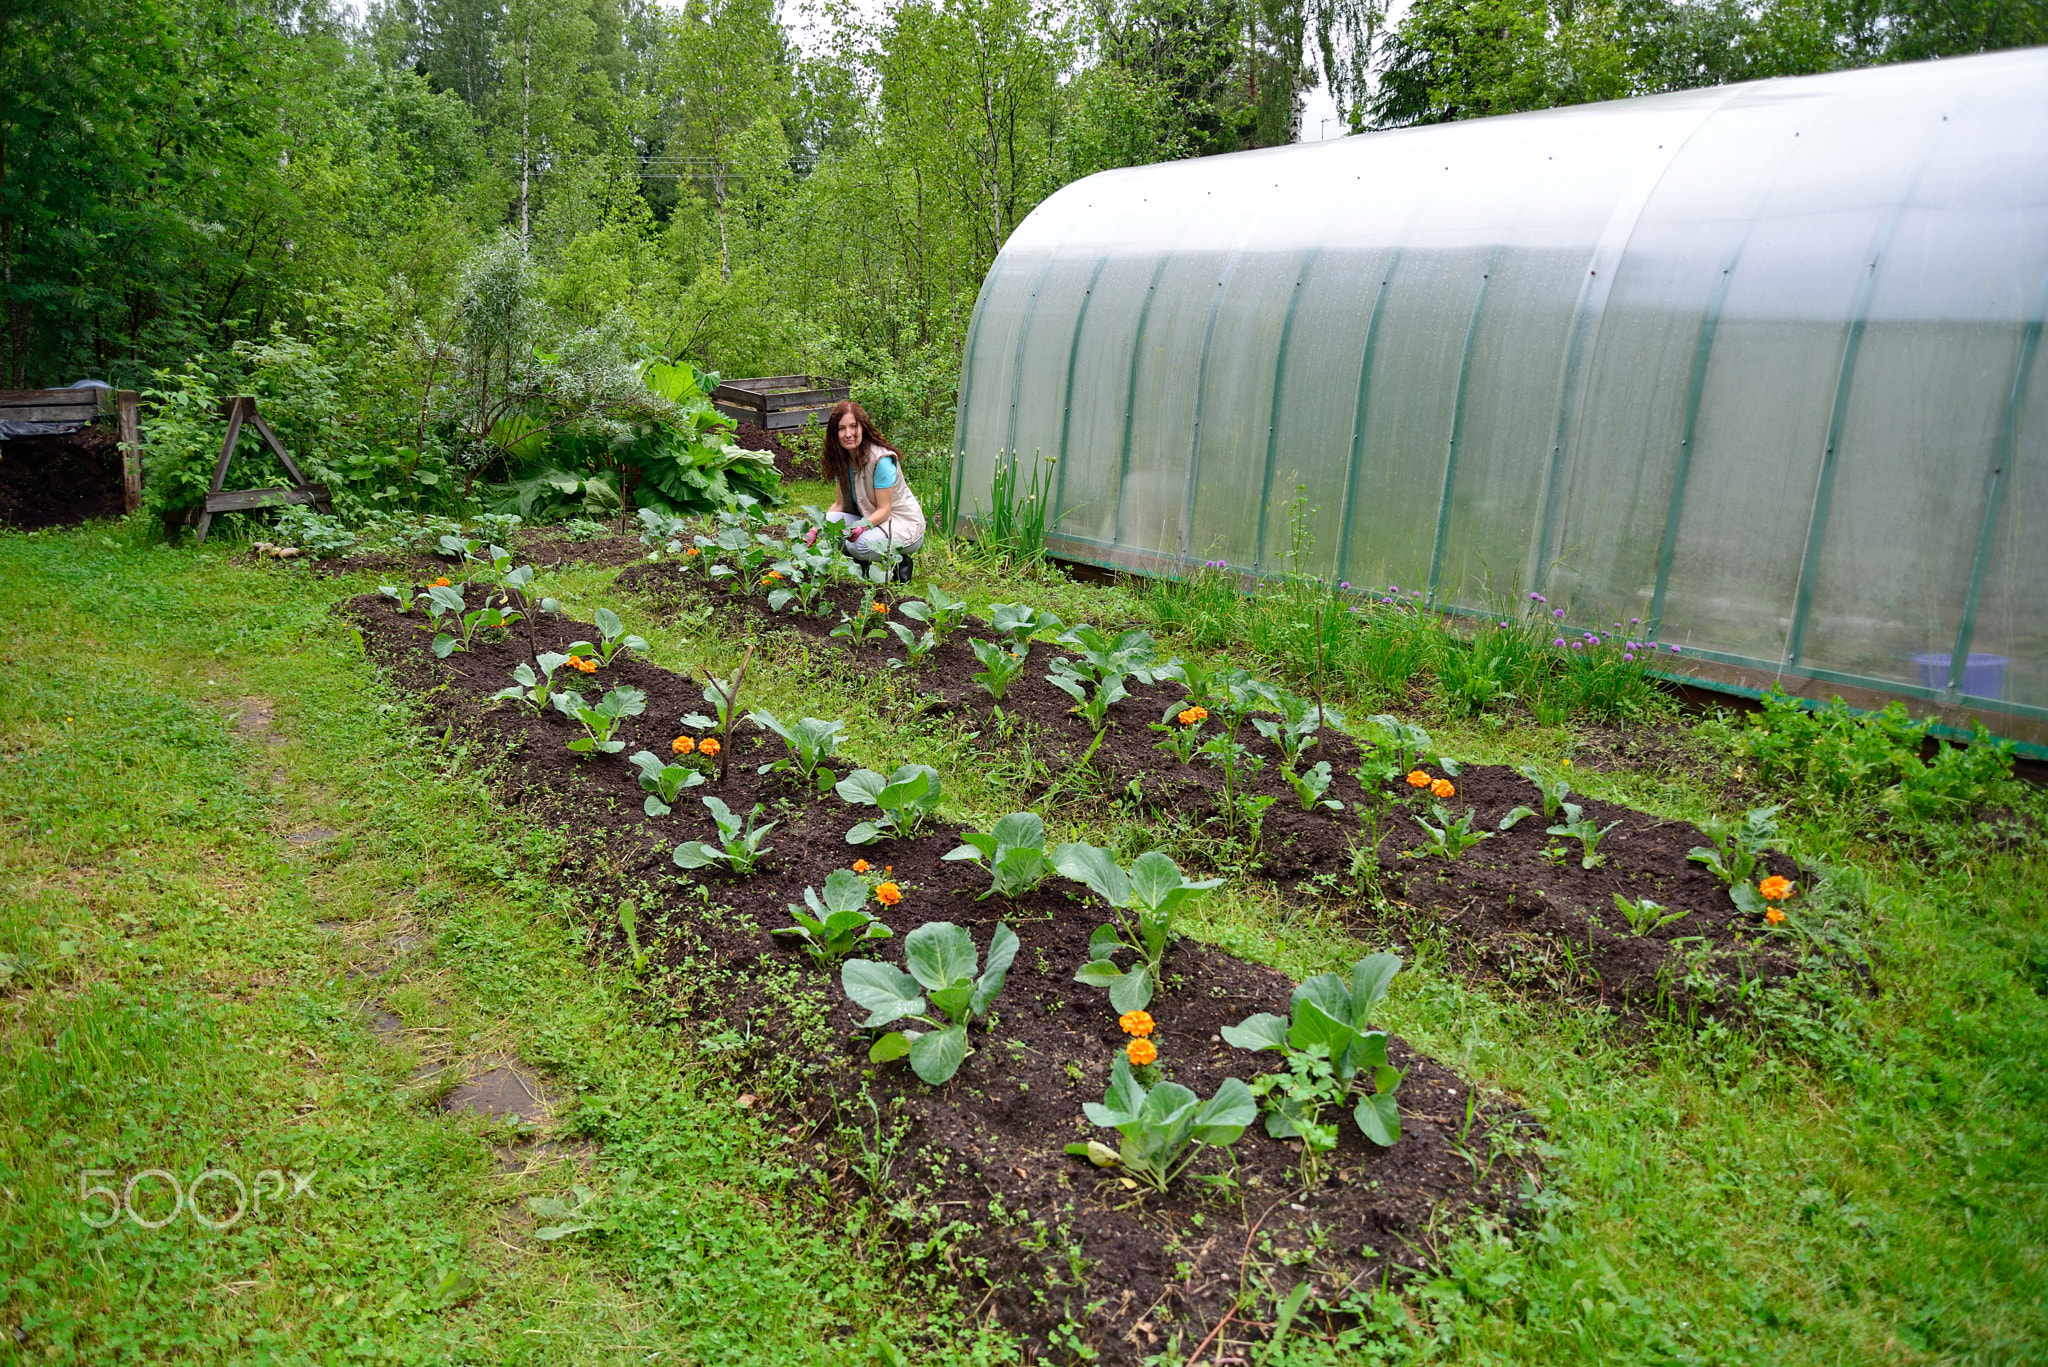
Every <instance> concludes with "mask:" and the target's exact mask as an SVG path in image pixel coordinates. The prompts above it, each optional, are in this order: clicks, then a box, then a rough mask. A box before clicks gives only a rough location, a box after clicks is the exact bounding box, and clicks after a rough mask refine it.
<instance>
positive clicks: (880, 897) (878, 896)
mask: <svg viewBox="0 0 2048 1367" xmlns="http://www.w3.org/2000/svg"><path fill="white" fill-rule="evenodd" d="M875 900H876V901H877V902H880V903H881V904H882V905H883V906H885V907H893V906H895V905H896V904H897V903H898V902H900V901H902V900H903V889H902V888H899V887H897V886H896V885H895V884H894V883H883V884H881V885H880V886H878V887H877V888H876V889H875Z"/></svg>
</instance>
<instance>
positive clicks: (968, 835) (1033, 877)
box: [945, 812, 1053, 897]
mask: <svg viewBox="0 0 2048 1367" xmlns="http://www.w3.org/2000/svg"><path fill="white" fill-rule="evenodd" d="M960 838H961V840H963V841H965V842H966V843H965V844H962V845H959V846H956V847H955V848H953V849H952V850H949V851H947V853H946V856H945V857H946V858H947V859H952V860H966V861H968V862H970V863H972V864H974V865H975V866H976V867H978V868H982V869H985V870H987V871H988V875H989V878H990V880H991V882H990V885H989V890H988V892H984V893H982V894H981V895H982V896H983V897H987V896H989V894H990V893H995V894H999V895H1001V896H1003V897H1019V896H1022V895H1023V894H1024V893H1027V892H1030V891H1031V890H1032V889H1033V888H1035V887H1037V886H1038V885H1039V884H1040V883H1043V882H1044V881H1045V880H1046V879H1047V878H1048V877H1050V876H1051V874H1052V871H1053V867H1052V860H1051V858H1050V857H1048V856H1047V854H1046V852H1045V822H1044V821H1042V820H1040V819H1039V816H1038V814H1037V813H1036V812H1011V813H1010V814H1009V815H1008V816H1006V817H1004V818H1003V819H1002V820H1000V821H998V822H996V824H995V829H994V830H991V831H986V832H983V831H967V832H965V833H964V834H962V835H961V837H960Z"/></svg>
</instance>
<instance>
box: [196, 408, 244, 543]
mask: <svg viewBox="0 0 2048 1367" xmlns="http://www.w3.org/2000/svg"><path fill="white" fill-rule="evenodd" d="M221 403H222V405H223V408H224V411H225V412H226V413H227V418H228V434H227V436H226V437H224V438H222V439H221V444H220V461H219V463H218V464H216V465H215V466H214V467H213V483H212V484H211V485H210V486H208V488H207V491H206V501H207V502H208V503H211V502H213V499H214V495H216V494H218V493H219V492H220V487H221V485H222V484H223V483H224V482H225V481H226V480H227V477H228V462H229V461H231V460H233V459H234V458H235V443H236V442H237V441H238V440H240V439H241V436H242V417H243V415H244V414H245V413H247V412H252V411H254V409H255V407H256V401H255V400H254V399H244V398H239V397H237V398H230V399H222V400H221ZM212 530H213V510H212V509H211V508H202V509H201V510H200V513H199V538H198V540H197V542H196V543H194V544H196V545H200V546H204V545H205V544H206V534H207V533H208V532H209V531H212Z"/></svg>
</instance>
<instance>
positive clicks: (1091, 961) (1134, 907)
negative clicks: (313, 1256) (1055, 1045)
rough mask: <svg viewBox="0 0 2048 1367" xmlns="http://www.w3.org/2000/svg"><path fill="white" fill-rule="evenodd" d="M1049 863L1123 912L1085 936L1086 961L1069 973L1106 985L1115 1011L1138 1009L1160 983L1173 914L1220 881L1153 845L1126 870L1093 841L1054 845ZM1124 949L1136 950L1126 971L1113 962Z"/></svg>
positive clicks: (1094, 984) (1090, 983) (1171, 935)
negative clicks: (1194, 876) (1196, 874)
mask: <svg viewBox="0 0 2048 1367" xmlns="http://www.w3.org/2000/svg"><path fill="white" fill-rule="evenodd" d="M1052 863H1053V867H1054V868H1056V869H1058V870H1059V871H1060V873H1061V874H1063V875H1065V876H1066V877H1068V878H1071V879H1073V880H1074V881H1075V882H1077V883H1084V884H1086V885H1087V886H1088V888H1089V889H1090V890H1091V891H1092V892H1094V893H1095V895H1096V896H1098V897H1100V898H1101V899H1102V900H1103V901H1105V902H1107V903H1109V905H1110V906H1111V907H1113V908H1115V909H1116V910H1118V911H1120V912H1122V913H1124V914H1123V915H1122V916H1121V917H1120V918H1119V919H1118V920H1117V921H1115V922H1112V923H1111V924H1109V925H1104V926H1099V927H1097V928H1096V931H1095V933H1094V934H1093V935H1091V936H1089V937H1088V962H1087V963H1086V964H1083V965H1082V966H1081V971H1080V972H1078V973H1076V974H1075V975H1074V981H1076V982H1079V983H1086V984H1087V985H1088V986H1090V987H1106V988H1108V989H1109V1002H1110V1005H1112V1006H1114V1007H1115V1008H1116V1009H1117V1010H1118V1011H1137V1010H1141V1009H1142V1008H1144V1007H1145V1006H1146V1005H1147V1004H1148V1003H1150V1002H1151V1000H1152V994H1153V992H1154V991H1155V990H1156V989H1157V988H1158V986H1159V965H1160V961H1161V960H1163V959H1164V958H1165V957H1166V947H1167V946H1168V945H1169V944H1171V943H1172V942H1173V939H1174V930H1173V922H1174V917H1175V916H1176V915H1177V914H1178V913H1179V911H1180V909H1181V908H1182V907H1183V906H1185V905H1186V904H1187V903H1188V902H1189V901H1190V900H1191V899H1192V898H1194V897H1195V896H1196V895H1197V894H1199V893H1204V892H1207V891H1208V890H1209V889H1211V888H1217V887H1221V886H1222V885H1223V880H1222V879H1221V878H1207V879H1203V880H1202V881H1200V882H1195V881H1192V880H1190V879H1189V878H1187V877H1186V876H1185V875H1184V874H1182V873H1181V871H1180V865H1178V864H1176V863H1174V862H1173V860H1172V859H1170V858H1168V857H1167V856H1166V855H1164V854H1161V853H1160V852H1159V851H1157V850H1152V851H1150V852H1148V853H1146V854H1141V855H1139V856H1138V858H1137V861H1136V862H1135V863H1133V864H1132V865H1131V867H1130V871H1129V872H1128V873H1126V872H1125V871H1124V870H1123V868H1122V867H1120V866H1119V865H1118V864H1117V862H1116V860H1115V859H1114V858H1113V857H1112V856H1111V855H1110V853H1109V851H1108V850H1105V849H1099V848H1097V847H1096V846H1094V845H1061V846H1060V847H1059V848H1057V849H1055V850H1054V851H1053V853H1052ZM1125 949H1129V950H1132V951H1134V952H1135V953H1136V955H1137V962H1136V963H1134V964H1132V965H1131V967H1130V969H1129V970H1128V971H1126V970H1124V969H1120V968H1118V967H1117V966H1116V962H1115V959H1114V956H1115V955H1116V954H1117V953H1119V952H1120V951H1122V950H1125Z"/></svg>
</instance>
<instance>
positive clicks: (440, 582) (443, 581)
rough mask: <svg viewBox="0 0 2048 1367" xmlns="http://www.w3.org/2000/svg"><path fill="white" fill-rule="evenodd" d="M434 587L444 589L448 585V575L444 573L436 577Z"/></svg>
mask: <svg viewBox="0 0 2048 1367" xmlns="http://www.w3.org/2000/svg"><path fill="white" fill-rule="evenodd" d="M434 587H435V588H437V589H445V588H448V587H450V585H449V583H448V576H447V575H445V574H444V575H442V576H441V577H440V578H439V579H436V580H435V581H434Z"/></svg>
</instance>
